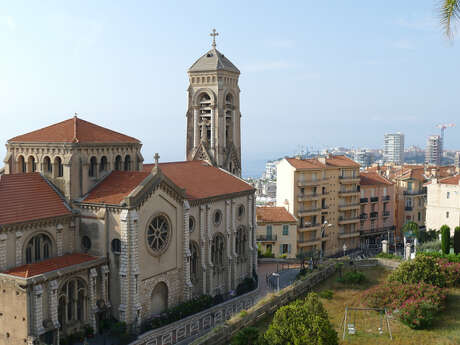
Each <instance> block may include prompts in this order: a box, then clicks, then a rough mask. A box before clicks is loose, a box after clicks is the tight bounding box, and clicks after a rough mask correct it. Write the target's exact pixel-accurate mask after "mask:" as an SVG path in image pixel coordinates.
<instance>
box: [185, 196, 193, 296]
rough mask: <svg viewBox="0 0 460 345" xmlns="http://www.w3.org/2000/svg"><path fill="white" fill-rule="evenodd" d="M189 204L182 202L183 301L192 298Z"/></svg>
mask: <svg viewBox="0 0 460 345" xmlns="http://www.w3.org/2000/svg"><path fill="white" fill-rule="evenodd" d="M189 221H190V204H189V203H188V201H187V200H184V241H183V242H184V250H183V254H184V260H183V262H184V273H185V279H184V299H185V300H186V301H187V300H189V299H190V298H191V297H192V287H193V285H192V281H191V280H190V257H191V256H192V254H191V253H190V227H189Z"/></svg>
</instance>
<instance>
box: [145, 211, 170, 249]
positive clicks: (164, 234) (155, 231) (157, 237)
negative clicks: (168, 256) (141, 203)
mask: <svg viewBox="0 0 460 345" xmlns="http://www.w3.org/2000/svg"><path fill="white" fill-rule="evenodd" d="M170 237H171V226H170V224H169V221H168V219H167V218H166V217H165V216H163V215H159V216H156V217H155V218H153V219H152V221H151V222H150V224H149V226H148V228H147V244H148V246H149V248H150V249H151V251H152V253H153V254H154V255H160V254H161V253H163V252H164V251H165V250H166V248H167V247H168V244H169V239H170Z"/></svg>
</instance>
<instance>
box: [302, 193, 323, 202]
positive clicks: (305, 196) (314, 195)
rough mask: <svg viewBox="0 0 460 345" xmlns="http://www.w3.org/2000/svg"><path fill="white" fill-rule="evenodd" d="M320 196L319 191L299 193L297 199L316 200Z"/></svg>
mask: <svg viewBox="0 0 460 345" xmlns="http://www.w3.org/2000/svg"><path fill="white" fill-rule="evenodd" d="M320 197H321V194H320V193H309V194H299V196H298V197H297V199H298V200H299V201H307V200H316V199H319V198H320Z"/></svg>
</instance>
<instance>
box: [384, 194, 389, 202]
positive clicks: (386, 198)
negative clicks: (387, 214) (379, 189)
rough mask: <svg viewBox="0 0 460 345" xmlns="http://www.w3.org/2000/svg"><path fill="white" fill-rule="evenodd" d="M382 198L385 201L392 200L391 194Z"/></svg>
mask: <svg viewBox="0 0 460 345" xmlns="http://www.w3.org/2000/svg"><path fill="white" fill-rule="evenodd" d="M382 200H383V201H390V196H389V195H385V196H384V197H382Z"/></svg>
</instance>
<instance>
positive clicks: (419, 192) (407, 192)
mask: <svg viewBox="0 0 460 345" xmlns="http://www.w3.org/2000/svg"><path fill="white" fill-rule="evenodd" d="M403 194H404V195H424V194H426V189H425V188H423V189H420V190H405V191H404V192H403Z"/></svg>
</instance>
